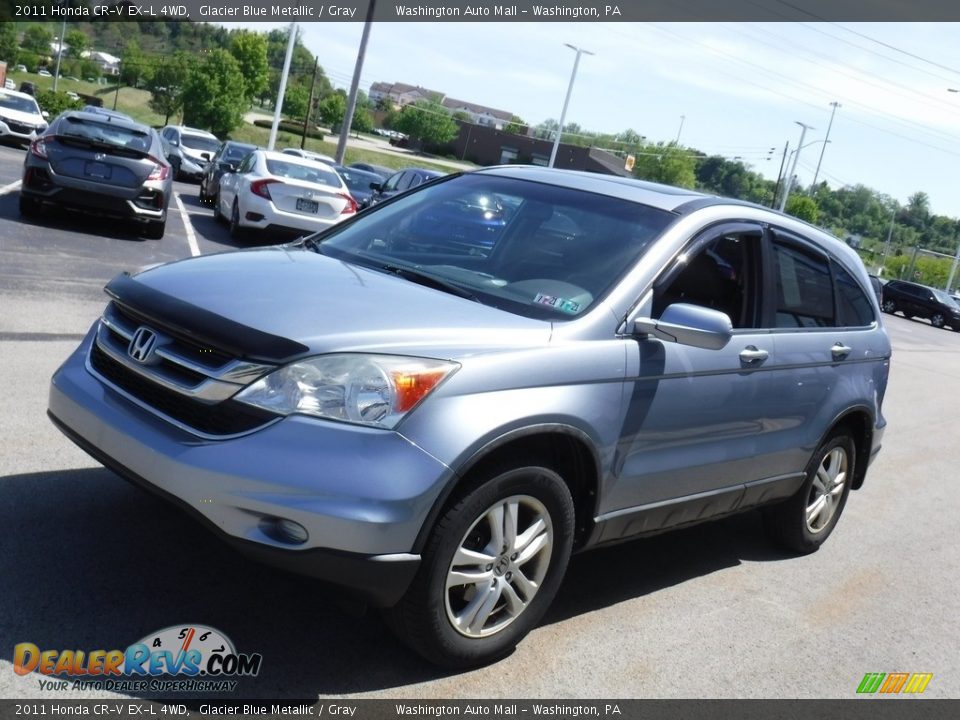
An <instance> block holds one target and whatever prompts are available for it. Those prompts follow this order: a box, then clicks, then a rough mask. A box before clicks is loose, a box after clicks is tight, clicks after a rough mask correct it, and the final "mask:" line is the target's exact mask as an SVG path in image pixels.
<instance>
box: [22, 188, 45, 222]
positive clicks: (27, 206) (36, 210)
mask: <svg viewBox="0 0 960 720" xmlns="http://www.w3.org/2000/svg"><path fill="white" fill-rule="evenodd" d="M20 214H21V215H22V216H23V217H26V218H32V217H37V216H38V215H39V214H40V202H39V201H38V200H35V199H34V198H32V197H27V196H26V195H24V194H23V193H20Z"/></svg>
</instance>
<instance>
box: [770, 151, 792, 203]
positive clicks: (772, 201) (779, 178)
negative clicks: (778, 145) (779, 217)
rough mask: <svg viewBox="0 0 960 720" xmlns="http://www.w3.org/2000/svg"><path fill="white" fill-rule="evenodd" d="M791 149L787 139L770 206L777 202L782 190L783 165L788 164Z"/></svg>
mask: <svg viewBox="0 0 960 720" xmlns="http://www.w3.org/2000/svg"><path fill="white" fill-rule="evenodd" d="M789 149H790V141H789V140H787V142H786V144H785V145H784V146H783V158H781V160H780V171H779V172H778V173H777V184H776V185H775V186H774V188H773V200H771V201H770V208H771V209H772V208H773V206H774V205H776V204H777V193H778V192H780V182H781V181H782V180H783V166H784V165H786V164H787V150H789Z"/></svg>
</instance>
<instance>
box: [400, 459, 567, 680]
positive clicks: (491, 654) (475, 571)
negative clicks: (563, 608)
mask: <svg viewBox="0 0 960 720" xmlns="http://www.w3.org/2000/svg"><path fill="white" fill-rule="evenodd" d="M486 477H487V478H488V479H487V480H486V481H483V482H481V484H480V485H479V486H477V487H476V488H475V489H474V490H472V491H470V492H469V493H467V494H466V495H465V496H464V497H462V499H460V500H459V502H457V503H456V504H454V505H453V506H452V507H450V508H449V509H448V510H447V511H446V513H445V514H444V515H443V516H442V517H441V518H440V520H439V521H438V522H437V525H436V527H435V528H434V530H433V533H432V535H431V536H430V539H429V540H428V542H427V547H426V548H425V550H424V553H423V563H422V565H421V567H420V570H419V571H418V573H417V576H416V578H415V579H414V581H413V583H412V585H411V586H410V589H409V590H408V591H407V594H406V595H405V596H404V598H403V599H402V600H401V601H400V603H399V604H398V605H397V606H396V607H394V608H390V609H389V610H387V611H386V619H387V622H388V624H390V626H391V627H392V628H393V630H394V631H395V632H396V633H397V634H398V635H399V636H400V637H401V639H403V640H404V641H405V642H406V643H407V644H408V645H410V646H411V647H412V648H413V649H414V650H416V651H417V652H419V653H420V654H421V655H423V656H424V657H426V658H427V659H428V660H431V661H432V662H435V663H437V664H439V665H443V666H445V667H451V668H465V667H473V666H477V665H483V664H486V663H488V662H492V661H494V660H497V659H499V658H501V657H503V656H505V655H506V654H508V653H509V652H510V651H511V650H512V649H513V648H514V646H515V645H516V644H517V643H518V642H519V641H520V640H521V639H522V638H523V637H524V636H525V635H526V634H527V633H529V632H530V631H531V630H532V629H533V628H534V627H535V626H536V624H537V623H538V622H539V621H540V618H541V617H543V613H544V612H545V611H546V609H547V608H548V607H549V605H550V603H551V601H552V600H553V597H554V595H556V592H557V589H558V588H559V586H560V582H561V580H562V579H563V575H564V573H565V571H566V568H567V562H568V560H569V559H570V551H571V548H572V546H573V532H574V508H573V500H572V498H571V496H570V490H569V488H568V487H567V485H566V483H564V481H563V479H562V478H561V477H560V476H559V475H557V473H555V472H554V471H553V470H550V469H548V468H544V467H539V466H536V465H530V466H525V467H516V468H513V469H499V470H497V471H495V472H492V473H489V474H488V475H487V476H486Z"/></svg>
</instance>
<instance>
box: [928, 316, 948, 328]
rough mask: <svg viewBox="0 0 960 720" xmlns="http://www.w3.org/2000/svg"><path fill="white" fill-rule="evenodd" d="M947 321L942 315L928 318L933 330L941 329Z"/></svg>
mask: <svg viewBox="0 0 960 720" xmlns="http://www.w3.org/2000/svg"><path fill="white" fill-rule="evenodd" d="M946 323H947V319H946V318H945V317H944V315H943V313H934V314H933V316H932V317H931V318H930V324H931V325H933V326H934V327H935V328H942V327H943V326H944V325H946Z"/></svg>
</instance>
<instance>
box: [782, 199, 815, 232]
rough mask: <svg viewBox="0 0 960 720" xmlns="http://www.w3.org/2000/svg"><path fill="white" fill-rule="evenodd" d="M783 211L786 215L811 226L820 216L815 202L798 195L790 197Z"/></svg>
mask: <svg viewBox="0 0 960 720" xmlns="http://www.w3.org/2000/svg"><path fill="white" fill-rule="evenodd" d="M784 210H786V212H787V214H788V215H793V216H794V217H795V218H800V219H801V220H806V221H807V222H808V223H810V224H811V225H813V224H815V223H816V222H817V217H819V215H820V209H819V208H818V207H817V203H816V201H815V200H814V199H813V198H811V197H807V196H806V195H800V194H794V195H791V196H790V199H789V200H787V206H786V207H785V208H784Z"/></svg>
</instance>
